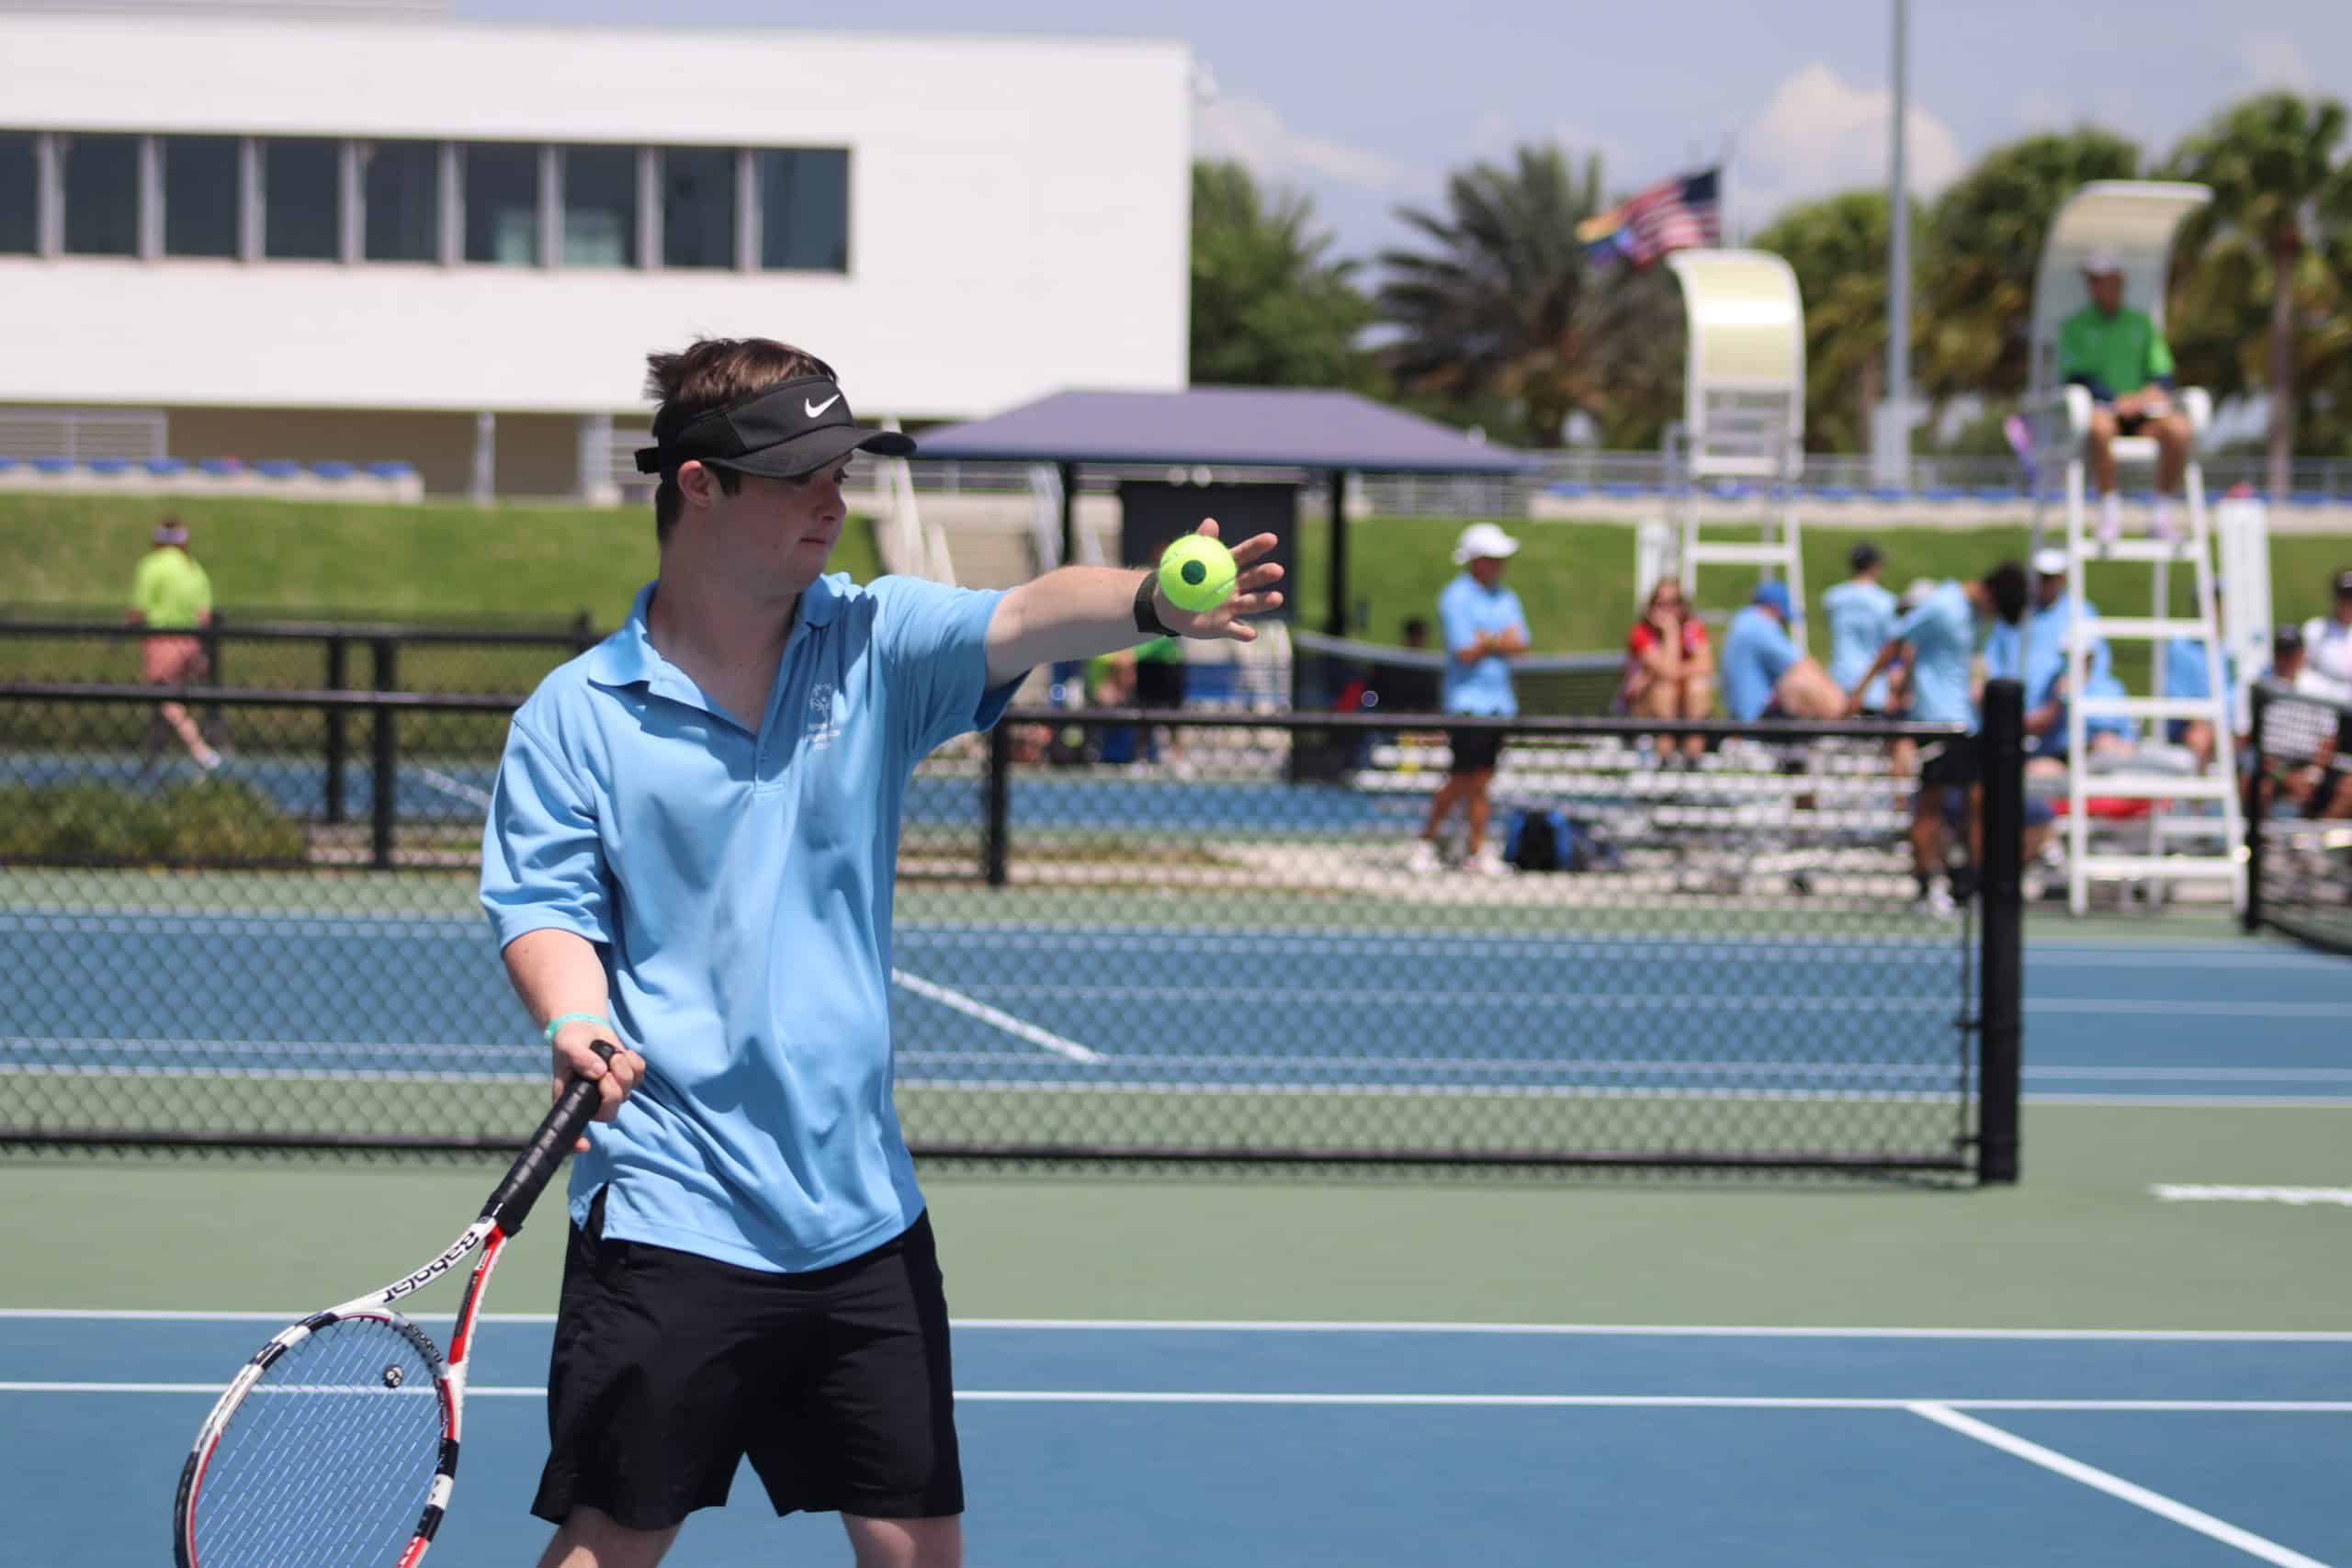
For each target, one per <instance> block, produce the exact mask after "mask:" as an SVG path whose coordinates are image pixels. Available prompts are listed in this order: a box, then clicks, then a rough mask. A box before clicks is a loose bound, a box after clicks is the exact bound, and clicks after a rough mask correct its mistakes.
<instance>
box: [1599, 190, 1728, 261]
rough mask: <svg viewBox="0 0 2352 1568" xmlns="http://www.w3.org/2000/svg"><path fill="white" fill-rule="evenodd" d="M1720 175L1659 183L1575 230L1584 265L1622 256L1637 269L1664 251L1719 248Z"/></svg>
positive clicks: (1720, 212)
mask: <svg viewBox="0 0 2352 1568" xmlns="http://www.w3.org/2000/svg"><path fill="white" fill-rule="evenodd" d="M1719 173H1720V171H1718V170H1715V169H1702V170H1701V171H1700V172H1699V173H1697V174H1695V175H1675V176H1674V177H1673V178H1672V179H1666V180H1660V181H1659V182H1658V183H1657V184H1656V185H1654V186H1650V187H1649V188H1648V189H1647V190H1645V191H1643V192H1642V193H1641V194H1640V195H1638V196H1635V197H1631V198H1629V199H1628V200H1625V201H1623V202H1620V203H1619V204H1618V205H1617V206H1615V207H1613V208H1611V209H1609V210H1608V211H1607V212H1604V213H1601V214H1600V215H1599V216H1598V217H1594V218H1588V219H1587V220H1584V221H1583V222H1582V223H1579V224H1577V238H1578V239H1579V240H1582V241H1583V242H1584V243H1585V254H1586V256H1587V258H1588V259H1589V260H1590V261H1592V262H1594V263H1596V264H1598V263H1602V262H1607V261H1611V260H1613V259H1615V258H1616V257H1619V256H1623V258H1624V259H1625V260H1627V261H1629V262H1631V263H1633V264H1634V265H1635V266H1637V267H1643V266H1647V265H1649V264H1650V263H1652V262H1654V261H1656V260H1657V258H1658V257H1660V256H1662V255H1664V254H1667V253H1668V251H1685V250H1690V249H1691V248H1692V247H1693V246H1698V245H1716V244H1721V243H1723V217H1722V209H1721V204H1720V203H1719V202H1718V201H1717V199H1716V190H1715V186H1716V179H1717V175H1718V174H1719Z"/></svg>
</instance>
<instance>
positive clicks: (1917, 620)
mask: <svg viewBox="0 0 2352 1568" xmlns="http://www.w3.org/2000/svg"><path fill="white" fill-rule="evenodd" d="M1894 636H1895V637H1897V638H1898V639H1900V640H1901V641H1904V642H1907V643H1909V644H1910V645H1911V652H1912V660H1911V718H1912V721H1913V722H1914V723H1917V724H1964V725H1966V726H1968V728H1971V729H1974V728H1976V704H1975V703H1974V702H1973V701H1972V700H1971V699H1970V697H1969V694H1968V656H1969V655H1970V654H1971V653H1972V652H1973V651H1974V650H1975V648H1976V612H1975V610H1974V608H1973V606H1971V605H1970V604H1969V603H1968V591H1967V590H1966V589H1964V588H1962V587H1961V585H1960V584H1959V583H1957V582H1955V581H1951V579H1950V578H1947V579H1945V580H1944V581H1941V582H1939V583H1938V584H1936V587H1935V592H1931V593H1929V594H1928V596H1927V597H1925V598H1923V599H1921V600H1920V601H1919V602H1918V603H1917V604H1914V605H1912V606H1911V609H1910V611H1909V613H1908V614H1906V615H1902V616H1901V617H1899V618H1898V619H1897V620H1896V621H1895V623H1894Z"/></svg>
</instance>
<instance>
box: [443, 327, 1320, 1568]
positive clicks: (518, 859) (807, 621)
mask: <svg viewBox="0 0 2352 1568" xmlns="http://www.w3.org/2000/svg"><path fill="white" fill-rule="evenodd" d="M650 365H651V368H652V388H651V389H652V392H653V394H654V395H655V396H656V397H657V398H658V399H659V400H660V402H661V408H660V411H659V412H657V413H656V414H655V416H654V421H653V434H654V440H655V442H656V445H655V446H652V447H650V448H648V449H646V450H645V451H643V452H640V453H639V468H642V469H644V470H645V471H647V472H649V473H658V474H659V475H660V476H661V487H660V490H659V491H658V492H657V494H656V496H655V500H654V514H655V522H656V529H657V533H658V535H659V537H660V539H661V562H660V576H659V578H658V579H657V580H656V581H654V582H652V583H650V584H648V585H647V586H646V587H645V588H644V589H643V590H642V591H641V592H639V595H638V598H637V603H636V605H635V607H634V608H633V609H632V610H631V612H630V614H629V617H628V624H627V625H625V626H623V627H622V628H621V629H620V630H619V631H618V632H617V633H616V634H615V635H614V636H612V637H609V638H607V639H606V640H605V642H603V643H602V644H600V645H599V646H598V647H596V648H595V649H593V650H591V651H590V652H589V653H588V654H586V655H584V656H583V657H582V658H580V659H578V660H573V661H572V662H571V663H570V664H567V665H565V666H564V667H563V668H562V669H560V670H558V671H556V672H555V673H554V674H552V675H550V676H548V679H547V680H546V681H545V682H543V683H542V684H541V685H540V687H539V689H538V690H537V692H536V693H535V694H533V695H532V697H531V699H530V700H529V701H528V702H527V703H526V704H525V705H523V707H522V708H521V709H520V710H519V711H518V712H517V713H516V714H515V722H514V727H513V730H512V732H511V734H510V737H509V739H508V742H507V749H506V756H505V761H504V762H503V766H502V768H501V771H500V774H499V779H498V784H497V789H496V793H495V795H494V798H493V800H492V806H491V811H490V820H489V822H488V825H487V828H486V829H485V833H484V839H483V855H482V898H483V903H484V905H485V907H486V908H487V909H488V910H489V913H490V917H491V921H492V926H493V927H494V928H495V929H496V931H497V933H498V938H499V941H500V942H501V943H502V945H503V951H504V954H505V960H506V966H507V972H508V974H509V976H511V977H512V979H513V981H514V984H515V990H516V992H517V993H518V994H519V995H520V996H521V998H522V999H523V1002H524V1004H525V1006H526V1007H527V1008H528V1009H529V1010H530V1012H531V1015H532V1017H533V1018H534V1019H535V1020H536V1021H538V1022H539V1023H540V1024H541V1025H542V1026H544V1027H545V1029H546V1031H547V1033H548V1039H549V1042H550V1043H551V1044H552V1046H553V1048H554V1054H555V1073H556V1076H557V1077H558V1078H559V1079H562V1078H564V1077H568V1076H570V1075H572V1074H579V1075H582V1076H583V1077H591V1078H598V1079H600V1080H601V1085H602V1089H603V1094H604V1103H603V1107H602V1110H601V1111H600V1114H599V1119H600V1121H602V1122H605V1123H606V1125H605V1126H602V1127H600V1128H598V1129H597V1130H596V1132H595V1134H594V1137H593V1138H592V1139H590V1140H588V1144H589V1146H588V1148H587V1149H586V1151H585V1152H584V1153H583V1154H582V1156H581V1157H580V1159H579V1160H578V1161H577V1162H576V1163H575V1165H574V1167H573V1170H572V1179H571V1219H572V1224H573V1230H572V1236H571V1252H570V1255H569V1256H568V1258H567V1259H566V1262H565V1271H564V1283H563V1294H562V1302H561V1306H560V1311H559V1313H558V1315H557V1325H556V1335H555V1351H554V1356H553V1360H552V1365H551V1367H550V1372H549V1378H548V1427H549V1433H550V1439H551V1442H550V1448H551V1451H550V1453H549V1456H548V1464H547V1470H546V1472H545V1474H544V1476H543V1478H542V1481H541V1483H540V1487H539V1492H538V1495H537V1499H536V1500H535V1501H534V1503H533V1505H532V1507H533V1511H534V1512H536V1513H537V1514H538V1515H539V1516H540V1517H544V1518H546V1519H548V1520H549V1521H551V1522H553V1523H554V1524H555V1525H556V1527H557V1529H556V1534H555V1539H554V1540H553V1541H552V1542H551V1543H550V1544H549V1546H548V1551H547V1553H546V1555H545V1556H544V1557H543V1558H542V1559H541V1563H542V1565H543V1568H647V1565H650V1564H652V1563H654V1562H659V1561H660V1560H661V1558H662V1554H663V1552H664V1551H667V1550H668V1548H669V1545H670V1542H671V1540H673V1538H674V1537H675V1535H676V1533H677V1530H678V1528H679V1526H680V1524H681V1523H682V1522H683V1521H684V1518H685V1517H686V1515H687V1514H688V1513H690V1512H692V1511H693V1510H695V1509H696V1508H702V1507H709V1506H716V1505H718V1504H720V1503H723V1502H724V1501H725V1500H726V1497H727V1492H728V1485H729V1481H730V1480H731V1479H732V1477H733V1475H734V1472H735V1469H736V1466H737V1464H738V1462H739V1461H741V1459H742V1458H743V1457H745V1456H746V1455H748V1456H749V1457H750V1459H751V1461H752V1465H753V1467H754V1469H755V1470H756V1471H757V1472H758V1474H759V1476H760V1479H761V1481H762V1482H763V1484H764V1485H765V1488H766V1490H767V1493H768V1495H769V1498H770V1500H771V1501H772V1502H773V1503H774V1504H775V1507H776V1509H777V1511H778V1512H779V1513H789V1512H791V1511H793V1510H796V1509H808V1510H810V1511H818V1512H824V1511H837V1512H839V1513H840V1514H841V1515H842V1522H843V1524H844V1526H845V1527H846V1529H847V1530H848V1533H849V1538H850V1542H851V1546H852V1548H853V1550H854V1552H855V1556H856V1561H857V1562H858V1563H859V1565H860V1568H953V1565H954V1564H956V1563H958V1562H960V1561H961V1558H962V1551H963V1543H962V1529H961V1524H960V1518H959V1516H960V1515H961V1513H962V1511H963V1483H962V1477H961V1473H960V1470H959V1467H958V1461H957V1456H956V1429H955V1423H954V1414H953V1410H952V1386H953V1385H952V1381H951V1377H950V1373H949V1358H948V1343H947V1308H946V1302H945V1298H944V1293H943V1291H942V1285H941V1278H940V1271H939V1265H938V1262H937V1260H936V1255H935V1253H934V1250H933V1239H932V1235H931V1228H930V1224H929V1222H928V1220H927V1219H926V1217H925V1215H924V1208H923V1201H922V1194H921V1192H920V1191H918V1190H917V1189H916V1185H915V1180H914V1172H913V1168H912V1166H911V1164H910V1161H909V1159H908V1156H907V1150H906V1145H905V1143H904V1141H903V1140H902V1138H901V1136H900V1134H899V1122H898V1117H897V1114H896V1112H895V1111H894V1109H893V1107H892V1103H891V1043H890V1006H889V984H890V982H889V967H890V895H891V882H892V875H893V868H894V865H895V863H896V860H897V851H898V837H899V802H900V798H901V796H902V795H903V794H904V791H905V788H906V785H907V782H908V778H909V776H910V774H911V773H912V772H913V770H914V767H915V764H916V763H917V762H918V761H921V760H922V757H923V756H924V755H925V754H926V753H927V752H929V751H930V750H932V749H933V747H935V746H937V745H939V744H940V743H941V742H943V741H944V740H946V739H949V738H950V737H952V736H956V735H959V734H962V733H964V732H965V731H967V730H971V729H976V728H986V727H987V726H989V725H990V724H993V723H994V722H995V721H996V719H997V716H999V715H1000V714H1001V713H1002V712H1003V710H1004V706H1005V705H1006V703H1007V702H1008V701H1009V700H1010V698H1011V696H1012V689H1013V686H1014V685H1015V683H1016V682H1018V681H1019V680H1020V678H1021V676H1022V675H1023V672H1024V671H1027V670H1028V669H1030V667H1032V666H1033V665H1036V664H1040V663H1047V662H1051V661H1054V660H1076V659H1085V658H1088V657H1091V656H1092V655H1094V654H1098V653H1104V652H1108V651H1110V650H1112V649H1122V648H1126V647H1129V646H1131V645H1132V644H1134V643H1135V642H1136V639H1137V634H1138V632H1140V633H1142V634H1144V635H1147V636H1148V635H1158V634H1159V633H1161V632H1173V633H1176V634H1179V635H1182V636H1185V637H1231V638H1234V639H1236V640H1239V641H1245V642H1246V641H1249V640H1250V638H1252V637H1254V636H1255V635H1256V633H1255V631H1254V629H1253V628H1252V627H1251V626H1250V625H1249V624H1248V622H1247V620H1246V617H1248V616H1250V615H1258V614H1261V613H1262V612H1264V611H1267V610H1270V609H1272V608H1273V607H1275V606H1276V605H1278V604H1280V603H1281V602H1282V595H1281V594H1280V593H1279V592H1274V591H1273V584H1274V582H1275V581H1276V580H1277V579H1278V578H1279V577H1280V576H1281V568H1279V567H1277V566H1275V565H1273V564H1272V563H1271V562H1264V561H1262V558H1263V557H1264V556H1265V555H1266V553H1267V552H1268V551H1269V550H1271V549H1272V547H1273V536H1272V535H1260V536H1257V537H1256V538H1253V539H1250V540H1247V541H1245V542H1244V543H1242V544H1241V545H1239V546H1238V547H1236V549H1235V550H1234V555H1235V558H1237V560H1238V561H1239V562H1240V564H1241V568H1242V570H1241V575H1240V579H1239V582H1238V588H1237V591H1236V592H1235V594H1234V596H1233V597H1232V598H1230V599H1228V600H1227V601H1226V602H1225V603H1224V604H1220V605H1218V606H1217V607H1216V609H1214V610H1211V611H1209V612H1207V613H1205V614H1201V615H1190V614H1185V613H1183V612H1181V611H1179V610H1177V609H1176V608H1175V607H1174V606H1173V605H1171V604H1169V603H1168V602H1167V600H1166V599H1165V597H1164V596H1163V595H1161V594H1160V593H1159V589H1158V587H1157V585H1156V581H1155V579H1154V577H1153V576H1152V575H1151V574H1148V573H1147V574H1143V575H1142V576H1140V577H1139V576H1138V574H1137V573H1136V572H1134V571H1121V570H1114V569H1110V568H1103V567H1065V568H1063V569H1062V570H1058V571H1054V572H1050V573H1048V574H1046V576H1044V577H1041V578H1039V579H1037V580H1036V581H1033V582H1029V583H1026V584H1024V585H1023V586H1022V587H1019V588H1016V589H1013V590H1012V591H1011V592H1001V593H1000V592H967V591H965V590H961V589H955V588H948V587H943V586H941V585H939V584H936V583H931V582H924V581H913V580H908V579H894V578H887V577H886V578H883V579H880V580H879V581H876V582H873V583H871V584H868V585H866V586H865V587H857V586H854V585H852V584H851V583H850V581H849V580H848V579H847V578H846V577H831V578H828V577H825V576H823V575H822V573H823V571H824V567H825V558H826V556H827V554H828V553H829V552H830V551H831V548H832V546H833V542H834V540H835V538H836V537H837V536H839V534H840V532H841V528H842V522H843V520H844V518H845V516H846V512H845V509H844V507H843V504H842V479H843V477H844V474H845V471H846V468H847V464H848V462H849V460H850V458H851V457H852V456H853V455H854V454H855V453H856V452H859V451H868V452H878V453H883V454H886V455H891V456H898V455H903V454H906V453H908V452H910V451H912V450H913V443H912V442H910V440H908V439H907V438H906V437H905V436H903V435H899V434H890V433H886V432H883V431H878V430H873V429H868V428H865V427H861V426H859V425H857V424H856V423H854V422H853V420H852V419H851V416H850V411H849V405H848V403H847V401H846V400H845V399H844V398H843V396H842V390H841V388H840V386H839V385H838V383H837V381H836V378H835V377H834V375H833V372H832V370H831V368H830V367H827V366H826V365H825V364H824V363H823V362H822V361H820V360H818V359H816V358H815V357H813V356H812V355H808V354H805V353H803V352H801V351H800V350H798V349H795V348H792V347H789V346H787V345H786V344H779V343H774V342H770V341H768V340H765V339H746V340H720V341H711V342H702V343H697V344H694V345H693V346H692V347H690V348H688V349H686V350H685V351H684V352H683V353H679V354H659V355H653V356H652V358H651V360H650ZM1203 527H1204V531H1205V532H1211V533H1213V532H1214V531H1215V525H1214V524H1204V525H1203ZM597 1041H608V1042H611V1043H615V1044H617V1045H620V1046H622V1047H624V1049H622V1050H621V1051H620V1052H619V1053H618V1054H617V1055H615V1057H614V1059H613V1061H612V1064H611V1066H610V1068H609V1069H607V1068H605V1066H603V1065H602V1064H601V1063H600V1062H599V1060H598V1058H597V1057H596V1055H595V1054H594V1051H593V1050H592V1049H591V1046H592V1043H594V1042H597Z"/></svg>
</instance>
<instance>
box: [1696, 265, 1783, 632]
mask: <svg viewBox="0 0 2352 1568" xmlns="http://www.w3.org/2000/svg"><path fill="white" fill-rule="evenodd" d="M1666 265H1668V266H1669V267H1671V268H1672V269H1673V270H1674V275H1675V276H1676V277H1678V278H1679V279H1680V280H1681V284H1682V311H1683V317H1684V319H1685V321H1688V323H1689V325H1690V347H1689V352H1688V355H1687V358H1686V367H1685V370H1684V374H1683V406H1684V412H1683V420H1682V425H1681V428H1680V430H1679V433H1674V434H1670V435H1669V441H1670V442H1671V441H1672V440H1674V439H1675V438H1676V436H1677V435H1679V444H1680V447H1681V452H1680V462H1679V477H1680V479H1682V481H1683V483H1682V487H1681V488H1682V495H1681V498H1680V503H1681V512H1682V516H1681V530H1680V540H1679V546H1678V547H1677V549H1676V552H1675V553H1676V567H1675V570H1676V571H1677V572H1678V573H1679V576H1680V578H1681V580H1682V591H1683V592H1684V594H1685V595H1686V596H1687V597H1688V598H1689V599H1690V602H1691V604H1697V603H1698V602H1699V601H1698V586H1699V568H1700V567H1702V566H1726V565H1729V566H1754V567H1757V568H1758V569H1760V570H1763V571H1764V572H1765V573H1767V574H1772V573H1777V574H1778V575H1780V576H1781V578H1782V579H1783V580H1785V581H1787V583H1788V585H1789V595H1790V600H1791V603H1792V604H1793V606H1794V610H1795V620H1796V624H1795V625H1794V626H1792V627H1790V635H1791V636H1792V637H1794V638H1795V639H1796V641H1797V643H1798V646H1800V647H1802V646H1804V640H1805V638H1804V567H1803V555H1802V552H1801V549H1800V547H1799V543H1798V531H1797V493H1798V484H1799V481H1800V480H1801V479H1802V478H1803V476H1804V301H1803V300H1802V299H1799V298H1798V295H1797V276H1796V274H1795V273H1794V272H1793V271H1792V270H1791V269H1790V266H1789V264H1788V263H1787V262H1785V261H1782V260H1781V258H1780V257H1779V256H1776V255H1773V254H1770V253H1769V252H1765V251H1724V250H1688V251H1676V252H1675V253H1673V254H1671V255H1669V256H1668V257H1667V258H1666ZM1726 484H1747V485H1753V486H1756V487H1758V489H1759V490H1760V491H1761V493H1762V495H1763V498H1764V499H1763V505H1762V508H1761V518H1760V521H1761V523H1762V529H1763V532H1762V537H1761V538H1760V539H1757V540H1749V539H1727V538H1724V537H1722V536H1720V532H1719V533H1718V534H1717V535H1716V536H1710V535H1709V534H1708V532H1707V528H1708V526H1709V525H1710V524H1712V525H1713V526H1714V527H1715V528H1716V529H1717V530H1719V531H1720V530H1721V529H1723V528H1726V527H1730V526H1734V525H1739V526H1744V527H1753V526H1755V525H1756V523H1757V522H1758V518H1757V517H1756V516H1753V515H1743V514H1741V513H1738V512H1736V511H1732V510H1729V509H1723V508H1716V507H1712V506H1710V505H1709V504H1708V502H1709V500H1710V497H1711V492H1713V491H1714V490H1715V489H1716V487H1717V486H1719V485H1726Z"/></svg>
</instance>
